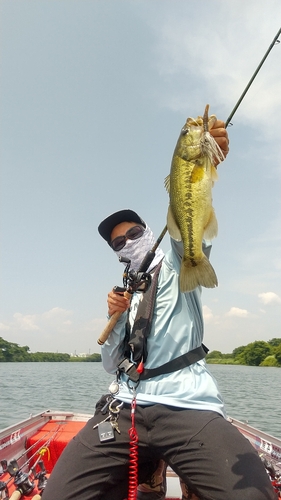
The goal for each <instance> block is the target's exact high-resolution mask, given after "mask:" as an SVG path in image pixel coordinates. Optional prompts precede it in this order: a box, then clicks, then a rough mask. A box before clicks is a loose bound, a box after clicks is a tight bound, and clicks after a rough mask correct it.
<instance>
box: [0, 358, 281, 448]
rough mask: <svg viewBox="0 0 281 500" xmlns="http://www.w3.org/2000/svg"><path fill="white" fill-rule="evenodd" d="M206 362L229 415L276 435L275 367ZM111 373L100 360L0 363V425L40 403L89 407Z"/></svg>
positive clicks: (279, 411) (279, 408) (278, 385)
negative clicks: (95, 361)
mask: <svg viewBox="0 0 281 500" xmlns="http://www.w3.org/2000/svg"><path fill="white" fill-rule="evenodd" d="M208 368H209V370H210V371H211V372H212V373H213V375H214V376H215V377H216V379H217V381H218V383H219V387H220V390H221V393H222V394H223V397H224V400H225V404H226V409H227V413H228V415H229V416H231V417H233V418H236V419H238V420H241V421H243V422H248V423H249V424H250V425H252V426H254V427H257V428H258V429H261V430H263V431H265V432H268V433H270V434H272V435H273V436H276V437H279V438H281V368H273V367H272V368H269V367H254V366H233V365H208ZM113 378H114V377H113V376H112V375H109V374H107V373H106V372H105V371H104V369H103V367H102V364H101V363H83V362H82V363H81V362H80V363H78V362H77V363H0V429H3V428H5V427H7V426H9V425H12V424H14V423H17V422H18V421H19V420H22V419H24V418H27V417H29V415H30V414H36V413H39V412H41V411H44V410H46V409H51V410H71V411H79V412H82V413H94V409H95V404H96V402H97V400H98V399H99V398H100V396H101V395H102V394H104V393H107V392H108V386H109V384H110V382H111V381H112V380H113Z"/></svg>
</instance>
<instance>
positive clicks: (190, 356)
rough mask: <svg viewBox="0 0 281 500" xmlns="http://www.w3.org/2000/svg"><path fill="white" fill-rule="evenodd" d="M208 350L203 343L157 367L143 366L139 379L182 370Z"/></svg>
mask: <svg viewBox="0 0 281 500" xmlns="http://www.w3.org/2000/svg"><path fill="white" fill-rule="evenodd" d="M208 350H209V349H208V348H207V347H206V346H205V345H204V344H202V345H200V346H199V347H196V348H195V349H192V350H191V351H189V352H186V353H185V354H182V355H181V356H178V357H177V358H175V359H172V360H171V361H168V363H165V364H164V365H161V366H158V367H157V368H150V369H149V368H147V369H146V368H145V369H144V371H143V372H142V373H141V375H140V380H146V379H148V378H151V377H157V375H163V374H165V373H171V372H176V371H178V370H182V369H183V368H185V367H186V366H190V365H192V364H193V363H196V362H197V361H200V359H203V358H205V356H206V354H207V353H208Z"/></svg>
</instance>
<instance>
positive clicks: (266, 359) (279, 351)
mask: <svg viewBox="0 0 281 500" xmlns="http://www.w3.org/2000/svg"><path fill="white" fill-rule="evenodd" d="M206 360H207V363H214V364H232V365H248V366H281V338H274V339H271V340H268V342H265V341H263V340H256V341H255V342H251V343H250V344H247V345H245V346H240V347H237V348H236V349H234V350H233V351H232V353H231V354H222V353H221V352H220V351H211V352H210V353H208V354H207V356H206Z"/></svg>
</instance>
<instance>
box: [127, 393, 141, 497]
mask: <svg viewBox="0 0 281 500" xmlns="http://www.w3.org/2000/svg"><path fill="white" fill-rule="evenodd" d="M136 406H137V402H136V398H135V397H134V398H133V399H132V403H131V419H132V427H131V428H130V429H129V436H130V458H129V490H128V500H136V499H137V494H138V440H139V437H138V433H137V429H136V428H135V410H136Z"/></svg>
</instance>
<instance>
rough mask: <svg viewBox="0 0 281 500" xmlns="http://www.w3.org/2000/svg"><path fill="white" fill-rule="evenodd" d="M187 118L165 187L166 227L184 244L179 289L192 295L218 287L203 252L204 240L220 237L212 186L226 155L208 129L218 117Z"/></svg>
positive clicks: (207, 108)
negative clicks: (217, 165)
mask: <svg viewBox="0 0 281 500" xmlns="http://www.w3.org/2000/svg"><path fill="white" fill-rule="evenodd" d="M208 111H209V105H207V106H206V109H205V113H204V116H203V117H202V116H198V118H196V119H194V118H188V119H187V121H186V123H185V125H184V126H183V128H182V130H181V133H180V136H179V139H178V142H177V144H176V147H175V151H174V154H173V158H172V165H171V171H170V175H169V176H168V177H166V179H165V186H166V189H167V191H168V192H169V195H170V205H169V208H168V215H167V227H168V231H169V233H170V236H171V237H172V238H173V239H175V240H178V241H180V240H182V242H183V257H182V263H181V269H180V277H179V279H180V290H181V291H182V292H189V291H191V290H194V289H195V288H196V287H197V286H199V285H201V286H204V287H206V288H214V287H216V286H217V285H218V280H217V276H216V273H215V271H214V269H213V267H212V265H211V264H210V262H209V260H208V258H207V257H206V256H205V255H204V253H203V251H202V241H203V238H205V239H212V238H214V237H215V236H216V235H217V232H218V224H217V219H216V216H215V212H214V209H213V206H212V186H213V183H214V181H216V180H217V177H218V176H217V170H216V168H215V166H214V160H216V161H217V162H220V161H222V160H223V159H224V155H223V153H222V151H221V149H220V148H219V146H218V145H217V143H216V141H215V139H214V138H213V137H212V136H211V134H210V132H209V130H210V129H211V128H212V126H213V125H214V123H215V121H216V116H215V115H211V116H210V117H209V116H208Z"/></svg>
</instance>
